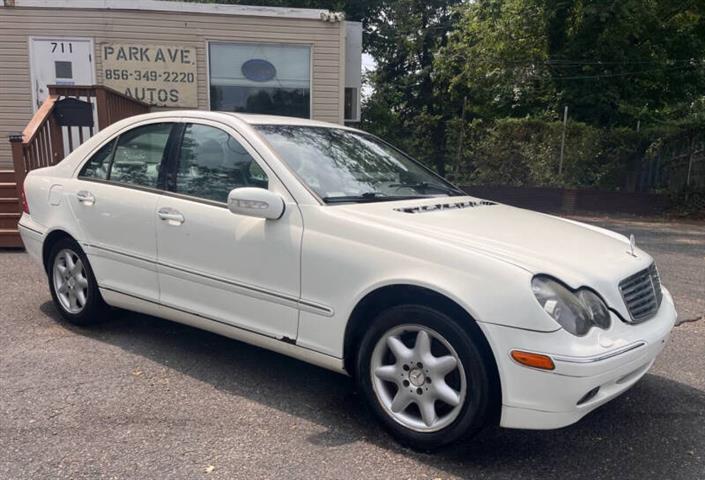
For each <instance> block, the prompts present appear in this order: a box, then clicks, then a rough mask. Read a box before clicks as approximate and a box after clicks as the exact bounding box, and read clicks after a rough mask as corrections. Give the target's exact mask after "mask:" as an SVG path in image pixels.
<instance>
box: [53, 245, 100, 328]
mask: <svg viewBox="0 0 705 480" xmlns="http://www.w3.org/2000/svg"><path fill="white" fill-rule="evenodd" d="M47 267H48V268H47V275H48V277H49V289H50V291H51V296H52V298H53V300H54V305H56V308H57V309H58V310H59V313H60V314H61V316H62V317H63V318H64V319H65V320H67V321H68V322H71V323H73V324H76V325H89V324H93V323H97V322H99V321H101V320H103V319H104V318H105V316H106V315H107V312H108V308H107V305H106V304H105V302H104V301H103V298H102V297H101V296H100V292H99V291H98V284H97V283H96V281H95V276H94V275H93V270H92V269H91V266H90V264H89V263H88V258H87V257H86V254H85V253H84V252H83V250H82V249H81V247H80V246H79V245H78V243H76V242H75V241H74V240H72V239H70V238H63V239H61V240H59V241H57V242H56V243H55V244H54V245H53V246H52V248H51V252H50V253H49V261H48V265H47Z"/></svg>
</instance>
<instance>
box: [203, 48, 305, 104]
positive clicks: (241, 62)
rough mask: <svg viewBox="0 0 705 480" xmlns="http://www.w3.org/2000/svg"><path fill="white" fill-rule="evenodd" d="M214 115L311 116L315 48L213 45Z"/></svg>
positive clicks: (211, 50) (211, 87)
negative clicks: (312, 49)
mask: <svg viewBox="0 0 705 480" xmlns="http://www.w3.org/2000/svg"><path fill="white" fill-rule="evenodd" d="M209 64H210V96H211V110H219V111H226V112H246V113H263V114H271V115H288V116H293V117H303V118H309V117H310V116H311V106H310V104H311V66H310V65H311V49H310V48H309V47H307V46H295V45H263V44H241V43H239V44H232V43H211V44H210V46H209Z"/></svg>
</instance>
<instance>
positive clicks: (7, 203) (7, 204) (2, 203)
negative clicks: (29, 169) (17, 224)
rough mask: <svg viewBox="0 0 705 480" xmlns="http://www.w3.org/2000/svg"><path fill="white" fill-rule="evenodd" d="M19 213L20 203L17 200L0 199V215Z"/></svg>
mask: <svg viewBox="0 0 705 480" xmlns="http://www.w3.org/2000/svg"><path fill="white" fill-rule="evenodd" d="M15 195H17V194H16V193H15ZM20 211H21V209H20V201H19V200H18V199H17V198H0V213H20Z"/></svg>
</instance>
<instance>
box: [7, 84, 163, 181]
mask: <svg viewBox="0 0 705 480" xmlns="http://www.w3.org/2000/svg"><path fill="white" fill-rule="evenodd" d="M67 97H70V98H76V99H79V100H83V101H85V102H90V103H91V104H93V115H94V118H95V121H94V122H93V126H91V127H85V126H83V127H79V126H73V125H63V126H62V125H59V122H58V120H57V118H56V116H55V115H54V108H55V105H56V102H57V101H59V100H61V99H63V98H67ZM149 108H150V107H149V105H148V104H146V103H144V102H141V101H139V100H135V99H133V98H131V97H128V96H126V95H123V94H122V93H120V92H118V91H116V90H113V89H111V88H108V87H104V86H102V85H88V86H60V85H51V86H49V97H48V98H47V99H46V100H44V103H42V105H41V107H39V110H37V112H36V113H35V114H34V116H33V117H32V120H30V122H29V124H27V127H25V129H24V131H23V132H22V133H21V134H19V133H18V134H15V135H10V143H11V144H12V161H13V163H14V168H15V180H16V182H17V188H18V190H20V189H21V187H22V185H23V183H24V179H25V177H26V176H27V173H28V172H30V171H32V170H34V169H37V168H41V167H47V166H50V165H54V164H56V163H58V162H60V161H61V160H62V159H63V158H64V157H65V156H66V155H68V154H69V153H71V152H72V151H73V150H74V148H75V147H77V146H78V145H80V144H81V143H83V142H84V141H85V140H87V139H88V138H90V137H91V136H93V135H94V134H95V133H96V132H97V131H98V130H102V129H103V128H105V127H107V126H108V125H111V124H113V123H115V122H117V121H119V120H122V119H124V118H127V117H131V116H133V115H139V114H141V113H147V112H149ZM96 124H97V129H96ZM64 140H66V141H64Z"/></svg>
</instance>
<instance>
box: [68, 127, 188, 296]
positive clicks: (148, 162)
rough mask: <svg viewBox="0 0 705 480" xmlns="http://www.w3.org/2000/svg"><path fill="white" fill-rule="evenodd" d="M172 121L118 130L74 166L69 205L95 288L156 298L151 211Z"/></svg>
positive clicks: (156, 281) (154, 207)
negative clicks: (82, 162)
mask: <svg viewBox="0 0 705 480" xmlns="http://www.w3.org/2000/svg"><path fill="white" fill-rule="evenodd" d="M173 125H174V124H173V123H169V122H163V121H161V122H157V123H149V124H143V125H140V126H137V127H135V128H132V129H130V130H127V131H124V132H122V133H121V134H120V135H119V136H118V137H116V138H114V139H113V140H111V141H110V142H108V143H106V144H105V145H103V146H102V147H101V148H100V149H99V150H98V151H97V152H96V153H95V154H94V155H93V156H92V157H91V158H90V159H89V160H88V162H86V163H85V164H84V165H83V167H82V169H81V170H80V172H79V174H78V177H77V179H76V182H75V188H74V189H73V190H74V192H73V193H72V198H71V202H70V203H71V207H72V210H73V213H74V215H75V217H76V219H77V220H78V223H79V227H80V229H81V235H82V243H83V246H84V249H85V251H86V254H87V255H88V257H89V258H90V261H91V266H92V268H93V271H94V273H95V275H96V279H97V281H98V284H99V286H100V288H102V289H109V290H113V291H117V292H120V293H124V294H128V295H133V296H137V297H140V298H144V299H147V300H151V301H155V302H156V301H158V300H159V283H158V277H157V267H156V261H157V242H156V232H155V224H156V220H155V216H156V205H157V199H158V198H159V197H160V195H161V192H162V190H161V188H160V183H163V179H161V178H160V171H161V164H162V162H164V161H165V159H166V157H167V154H166V152H167V144H168V139H169V136H170V134H171V130H172V127H173Z"/></svg>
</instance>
